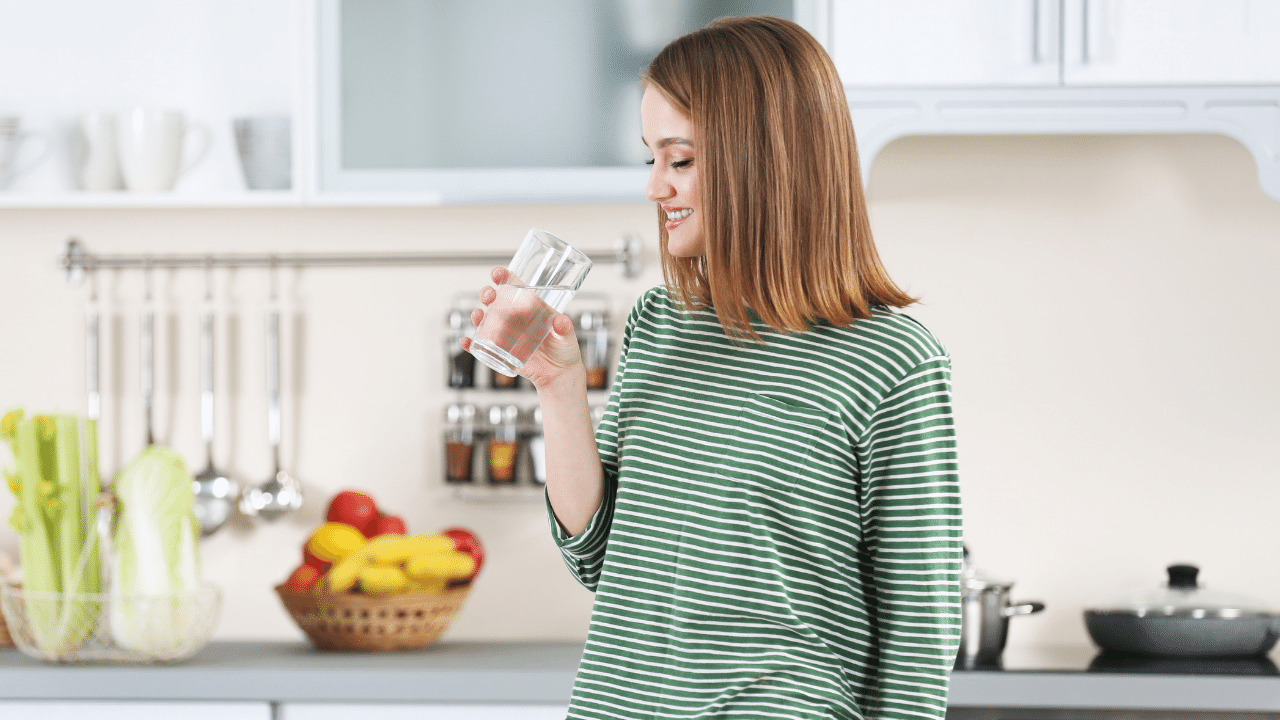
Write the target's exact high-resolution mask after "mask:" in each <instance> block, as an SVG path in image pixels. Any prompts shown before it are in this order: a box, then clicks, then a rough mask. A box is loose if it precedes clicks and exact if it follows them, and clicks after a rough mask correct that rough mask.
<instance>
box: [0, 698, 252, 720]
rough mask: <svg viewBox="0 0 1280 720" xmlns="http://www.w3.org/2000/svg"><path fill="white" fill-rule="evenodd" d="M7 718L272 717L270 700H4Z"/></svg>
mask: <svg viewBox="0 0 1280 720" xmlns="http://www.w3.org/2000/svg"><path fill="white" fill-rule="evenodd" d="M0 717H2V718H5V720H173V719H174V718H182V720H271V705H270V704H269V703H265V702H263V703H252V702H71V701H66V702H0Z"/></svg>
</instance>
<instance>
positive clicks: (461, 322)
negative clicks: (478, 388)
mask: <svg viewBox="0 0 1280 720" xmlns="http://www.w3.org/2000/svg"><path fill="white" fill-rule="evenodd" d="M448 322H449V330H448V332H446V333H445V341H444V351H445V356H446V357H447V358H448V366H449V378H448V380H449V387H451V388H469V387H475V385H476V357H475V356H474V355H472V354H471V353H469V352H467V351H466V350H463V349H462V346H461V345H459V344H458V341H459V340H461V339H462V338H464V337H467V336H468V335H470V334H471V330H470V329H468V326H470V325H471V323H470V322H469V318H468V317H467V315H466V314H465V313H464V312H462V311H461V310H451V311H449V317H448Z"/></svg>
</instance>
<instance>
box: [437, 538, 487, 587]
mask: <svg viewBox="0 0 1280 720" xmlns="http://www.w3.org/2000/svg"><path fill="white" fill-rule="evenodd" d="M440 534H441V535H447V536H449V539H450V540H453V549H455V550H457V551H458V552H464V553H466V554H468V555H470V556H471V558H472V559H473V560H475V561H476V566H475V569H473V570H472V571H471V577H469V578H467V579H468V580H470V579H471V578H474V577H475V576H476V573H478V572H480V566H481V565H483V564H484V546H483V545H481V544H480V538H478V537H476V536H475V533H473V532H471V531H470V530H467V529H466V528H459V527H452V528H449V529H448V530H445V531H444V532H442V533H440Z"/></svg>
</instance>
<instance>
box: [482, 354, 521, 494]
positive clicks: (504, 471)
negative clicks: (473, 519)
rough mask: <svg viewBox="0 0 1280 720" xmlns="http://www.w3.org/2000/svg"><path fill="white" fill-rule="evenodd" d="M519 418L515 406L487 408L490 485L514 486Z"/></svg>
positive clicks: (518, 411)
mask: <svg viewBox="0 0 1280 720" xmlns="http://www.w3.org/2000/svg"><path fill="white" fill-rule="evenodd" d="M495 374H496V373H495ZM519 418H520V408H518V407H516V406H515V405H494V406H493V407H491V408H489V425H490V427H491V428H492V433H493V434H492V436H491V437H490V439H489V447H488V463H487V465H488V466H489V482H490V484H493V485H513V484H515V481H516V451H517V450H519V439H518V438H519V436H518V434H517V432H516V422H517V420H519Z"/></svg>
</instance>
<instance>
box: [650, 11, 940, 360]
mask: <svg viewBox="0 0 1280 720" xmlns="http://www.w3.org/2000/svg"><path fill="white" fill-rule="evenodd" d="M641 79H642V81H643V83H644V85H645V86H646V87H652V88H655V89H657V90H658V91H659V92H661V93H662V94H663V95H665V96H666V97H667V99H668V100H670V101H671V103H672V104H673V105H675V106H676V107H677V108H679V109H680V110H681V111H683V112H685V113H686V114H688V115H689V117H690V119H691V120H692V122H693V131H694V143H695V146H694V150H695V153H696V161H695V162H696V163H697V168H698V183H699V185H700V188H701V198H700V200H701V203H702V208H701V214H702V229H703V232H704V233H705V235H706V240H707V244H706V247H707V253H706V255H705V257H699V258H678V257H673V256H672V255H671V254H670V253H669V252H668V251H667V231H666V227H665V220H666V216H665V215H664V214H663V212H662V208H658V228H659V230H658V233H659V238H660V242H659V246H660V248H661V254H662V270H663V275H664V277H665V279H666V282H667V285H668V286H670V287H671V288H672V289H673V290H674V291H675V293H676V295H677V296H678V297H679V299H680V300H681V301H682V302H683V303H684V304H685V305H686V306H688V307H692V308H698V307H711V308H714V310H715V312H716V315H717V317H718V318H719V320H720V324H721V325H722V326H723V327H724V328H725V330H726V331H727V332H728V333H729V334H731V335H734V336H738V337H750V338H753V339H757V340H758V339H759V336H758V334H757V333H756V332H755V331H753V330H752V329H751V320H752V314H753V313H754V314H755V316H757V317H758V318H759V319H760V320H762V321H764V322H765V323H767V324H768V325H769V326H770V327H772V328H774V329H775V330H778V331H781V332H788V333H790V332H800V331H803V330H807V329H809V328H810V327H812V326H813V325H815V324H817V323H819V322H822V321H826V322H829V323H831V324H833V325H837V326H846V325H851V324H852V323H853V322H854V321H855V320H857V319H859V318H866V317H869V316H870V315H871V306H872V305H873V304H877V303H879V304H884V305H889V306H892V307H905V306H907V305H910V304H912V303H914V302H915V298H912V297H911V296H909V295H907V294H906V293H904V292H903V291H902V290H901V289H900V288H898V286H897V285H895V284H894V282H893V281H892V280H891V279H890V278H889V275H888V273H887V272H886V271H885V269H884V266H883V265H882V264H881V262H880V256H879V254H878V253H877V252H876V247H875V243H874V242H873V240H872V238H871V224H870V222H869V220H868V217H867V206H866V198H865V197H864V196H863V191H862V178H861V174H860V173H859V170H858V151H857V147H856V144H855V142H854V136H853V121H852V120H851V119H850V116H849V106H848V104H847V103H846V101H845V96H844V89H843V87H842V86H841V84H840V78H839V76H838V75H837V74H836V69H835V66H834V64H832V62H831V58H830V57H829V56H828V55H827V53H826V51H825V50H823V48H822V46H821V45H820V44H818V41H817V40H815V39H814V38H813V36H812V35H810V34H809V33H808V32H806V31H805V30H804V29H803V28H801V27H800V26H799V25H796V24H795V23H793V22H791V21H789V20H783V19H781V18H776V17H769V16H749V17H728V18H721V19H719V20H716V21H714V22H712V23H711V24H709V25H707V26H706V27H704V28H702V29H700V30H696V31H694V32H692V33H689V34H688V35H685V36H683V37H680V38H678V39H676V40H674V41H672V42H671V44H669V45H667V46H666V47H665V48H664V49H663V50H662V51H661V52H660V53H658V55H657V57H655V58H654V59H653V62H652V63H650V65H649V66H648V67H647V68H646V69H645V70H644V71H643V72H642V73H641Z"/></svg>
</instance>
